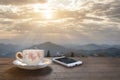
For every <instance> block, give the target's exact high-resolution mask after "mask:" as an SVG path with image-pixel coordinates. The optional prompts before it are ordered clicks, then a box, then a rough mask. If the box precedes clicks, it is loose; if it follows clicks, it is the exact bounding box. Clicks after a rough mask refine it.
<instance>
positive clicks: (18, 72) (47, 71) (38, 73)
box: [5, 67, 52, 77]
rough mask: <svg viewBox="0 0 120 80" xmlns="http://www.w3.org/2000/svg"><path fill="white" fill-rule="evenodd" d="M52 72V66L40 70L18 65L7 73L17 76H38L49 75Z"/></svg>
mask: <svg viewBox="0 0 120 80" xmlns="http://www.w3.org/2000/svg"><path fill="white" fill-rule="evenodd" d="M51 72H52V69H51V67H46V68H43V69H38V70H24V69H20V68H17V67H12V68H10V69H8V70H7V71H6V72H5V73H7V74H8V75H9V76H15V77H29V76H31V77H36V76H46V75H49V74H50V73H51Z"/></svg>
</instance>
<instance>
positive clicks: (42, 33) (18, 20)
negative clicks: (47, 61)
mask: <svg viewBox="0 0 120 80" xmlns="http://www.w3.org/2000/svg"><path fill="white" fill-rule="evenodd" d="M31 1H32V0H30V1H28V0H27V1H23V3H18V0H17V1H15V2H12V3H10V4H16V5H1V8H0V13H1V14H0V30H1V33H2V32H4V36H2V37H0V38H1V40H3V39H7V38H8V39H10V42H12V40H11V39H12V38H13V40H14V42H15V40H16V41H17V43H19V42H21V41H22V42H24V43H27V42H28V43H31V44H32V43H34V42H36V43H39V42H40V41H41V42H42V41H47V40H48V41H53V42H59V43H63V42H64V41H67V42H68V43H71V42H73V43H75V44H78V43H80V44H82V43H85V44H86V43H111V44H114V43H116V44H117V43H120V35H119V34H120V23H119V22H120V15H119V13H120V2H119V0H109V1H108V0H102V1H101V0H84V1H83V3H81V4H80V3H79V2H80V1H81V0H74V1H73V0H68V1H66V0H59V1H58V0H51V1H50V2H49V1H48V3H51V5H50V4H49V7H50V6H51V7H50V8H51V9H52V10H53V12H54V18H53V19H50V20H49V19H46V18H45V16H43V14H41V12H42V10H43V9H41V8H40V9H39V10H40V11H38V12H34V8H33V4H32V5H31V4H27V5H21V4H26V3H27V2H28V3H33V2H31ZM54 1H55V2H54ZM2 2H4V4H7V2H8V0H6V1H2ZM5 2H6V3H5ZM21 2H22V1H21ZM59 2H61V4H59ZM18 4H20V5H19V6H17V5H18ZM66 4H69V5H67V6H66ZM75 4H80V5H79V6H78V5H75ZM55 5H57V6H55ZM56 7H57V8H56ZM58 8H59V9H58ZM7 35H8V36H7ZM14 42H13V43H14ZM20 44H21V43H20Z"/></svg>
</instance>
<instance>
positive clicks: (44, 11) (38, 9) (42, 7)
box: [33, 4, 54, 19]
mask: <svg viewBox="0 0 120 80" xmlns="http://www.w3.org/2000/svg"><path fill="white" fill-rule="evenodd" d="M33 11H34V12H35V13H41V16H43V17H44V18H45V19H52V18H53V14H54V10H52V9H50V8H49V7H48V5H47V4H34V5H33Z"/></svg>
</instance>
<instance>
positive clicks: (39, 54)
mask: <svg viewBox="0 0 120 80" xmlns="http://www.w3.org/2000/svg"><path fill="white" fill-rule="evenodd" d="M16 59H17V60H19V61H21V62H24V63H26V64H28V65H37V64H38V63H40V62H41V63H42V62H43V59H44V50H35V49H28V50H23V52H17V53H16Z"/></svg>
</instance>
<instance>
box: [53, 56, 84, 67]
mask: <svg viewBox="0 0 120 80" xmlns="http://www.w3.org/2000/svg"><path fill="white" fill-rule="evenodd" d="M52 60H53V62H56V63H59V64H61V65H63V66H66V67H74V66H78V65H80V64H82V63H83V62H82V61H78V60H75V59H72V58H69V57H65V56H63V57H57V58H53V59H52Z"/></svg>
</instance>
